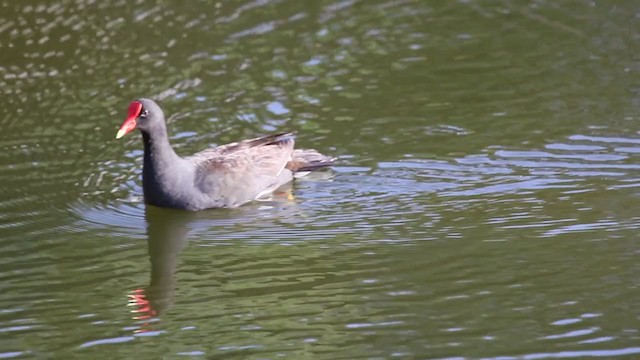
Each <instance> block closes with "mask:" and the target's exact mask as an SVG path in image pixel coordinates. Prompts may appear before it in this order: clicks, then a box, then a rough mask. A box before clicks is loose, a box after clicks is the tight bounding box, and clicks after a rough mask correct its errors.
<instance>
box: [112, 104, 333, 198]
mask: <svg viewBox="0 0 640 360" xmlns="http://www.w3.org/2000/svg"><path fill="white" fill-rule="evenodd" d="M135 128H138V129H140V130H141V132H142V138H143V141H144V163H143V171H142V187H143V190H144V197H145V202H146V203H148V204H151V205H156V206H160V207H168V208H176V209H185V210H202V209H207V208H219V207H237V206H240V205H242V204H244V203H247V202H249V201H252V200H256V199H260V198H263V197H267V196H269V195H270V194H271V193H272V192H273V191H274V190H276V189H277V188H279V187H280V186H282V185H284V184H286V183H288V182H290V181H291V180H293V178H294V174H295V173H304V172H307V171H309V170H314V169H318V168H322V167H327V166H330V165H331V164H333V162H334V160H335V159H334V158H331V157H328V156H325V155H322V154H320V153H319V152H317V151H315V150H311V149H294V139H293V134H292V133H280V134H275V135H267V136H263V137H259V138H255V139H249V140H243V141H239V142H236V143H231V144H227V145H222V146H218V147H215V148H210V149H206V150H204V151H201V152H199V153H196V154H194V155H192V156H189V157H184V158H183V157H180V156H178V155H177V154H176V153H175V152H174V151H173V149H172V148H171V145H170V144H169V137H168V135H167V128H166V125H165V119H164V114H163V112H162V110H161V109H160V107H159V106H158V105H157V104H156V103H155V102H153V101H152V100H149V99H139V100H136V101H134V102H132V103H131V105H129V114H128V116H127V119H126V120H125V121H124V123H123V124H122V126H121V127H120V130H119V131H118V134H117V135H116V138H118V139H119V138H120V137H122V136H124V135H125V134H126V133H128V132H130V131H132V130H133V129H135Z"/></svg>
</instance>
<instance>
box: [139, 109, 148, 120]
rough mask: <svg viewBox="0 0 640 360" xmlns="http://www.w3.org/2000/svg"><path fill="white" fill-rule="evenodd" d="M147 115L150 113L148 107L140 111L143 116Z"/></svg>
mask: <svg viewBox="0 0 640 360" xmlns="http://www.w3.org/2000/svg"><path fill="white" fill-rule="evenodd" d="M147 115H149V112H148V111H147V109H143V110H142V112H141V113H140V117H141V118H146V117H147Z"/></svg>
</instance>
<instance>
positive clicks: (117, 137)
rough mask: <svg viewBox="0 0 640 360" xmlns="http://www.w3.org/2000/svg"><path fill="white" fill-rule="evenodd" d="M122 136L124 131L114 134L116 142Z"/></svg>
mask: <svg viewBox="0 0 640 360" xmlns="http://www.w3.org/2000/svg"><path fill="white" fill-rule="evenodd" d="M124 134H125V132H124V130H118V133H117V134H116V140H118V139H120V138H121V137H123V136H124Z"/></svg>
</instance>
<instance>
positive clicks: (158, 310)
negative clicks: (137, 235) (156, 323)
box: [129, 206, 195, 320]
mask: <svg viewBox="0 0 640 360" xmlns="http://www.w3.org/2000/svg"><path fill="white" fill-rule="evenodd" d="M145 217H146V219H147V235H148V237H149V239H148V245H149V261H150V262H151V280H150V282H149V286H148V287H147V288H146V289H144V290H142V289H136V290H134V291H132V292H131V293H130V294H129V298H130V300H129V302H130V305H132V306H135V308H136V309H135V310H134V311H133V312H134V313H135V316H134V319H135V320H144V319H148V318H152V317H155V316H156V315H161V314H162V313H164V312H165V311H167V310H168V309H169V307H171V305H172V304H173V301H174V293H175V289H176V278H175V272H176V268H177V265H178V254H179V253H180V251H182V249H183V248H184V246H185V245H186V244H187V242H188V241H187V234H188V232H189V223H190V222H192V221H193V220H194V219H195V214H194V213H191V212H186V211H176V210H170V209H160V208H155V207H153V206H147V208H146V213H145Z"/></svg>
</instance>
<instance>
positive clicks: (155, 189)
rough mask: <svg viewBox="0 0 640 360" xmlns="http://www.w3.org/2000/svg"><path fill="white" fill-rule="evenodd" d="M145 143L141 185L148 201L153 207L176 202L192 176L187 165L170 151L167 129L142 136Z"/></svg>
mask: <svg viewBox="0 0 640 360" xmlns="http://www.w3.org/2000/svg"><path fill="white" fill-rule="evenodd" d="M142 138H143V140H144V164H143V168H142V182H143V189H144V197H145V200H146V201H147V202H148V203H150V204H153V205H158V206H167V207H173V206H172V204H165V203H164V202H166V201H167V199H173V198H174V197H175V196H176V195H177V194H176V192H179V189H180V188H181V187H180V185H181V183H182V182H183V181H184V178H185V176H189V174H188V172H189V170H188V169H187V166H186V164H185V163H186V161H185V160H184V159H182V158H181V157H179V156H178V155H177V154H176V153H175V151H173V149H172V148H171V144H170V143H169V137H168V135H167V131H166V128H164V127H163V126H162V127H161V126H158V127H157V128H154V129H152V131H151V133H148V132H145V131H143V132H142Z"/></svg>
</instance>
